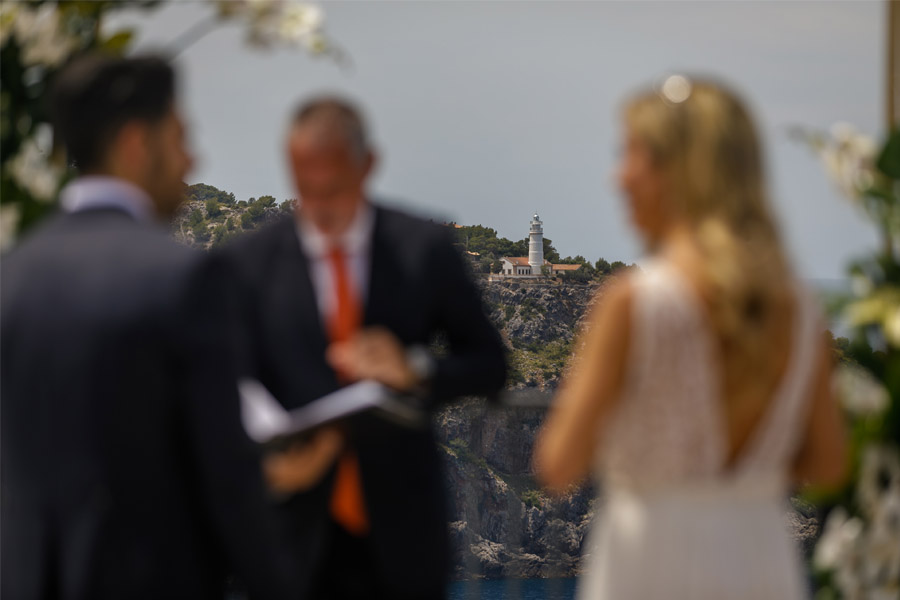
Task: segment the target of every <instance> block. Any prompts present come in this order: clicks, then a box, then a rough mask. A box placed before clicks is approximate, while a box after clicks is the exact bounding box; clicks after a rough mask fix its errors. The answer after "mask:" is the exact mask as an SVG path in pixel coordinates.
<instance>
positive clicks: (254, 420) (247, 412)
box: [238, 379, 291, 444]
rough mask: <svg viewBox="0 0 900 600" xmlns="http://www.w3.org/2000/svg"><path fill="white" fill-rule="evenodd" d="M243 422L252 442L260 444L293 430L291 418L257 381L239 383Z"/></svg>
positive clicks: (244, 380) (243, 380) (250, 380)
mask: <svg viewBox="0 0 900 600" xmlns="http://www.w3.org/2000/svg"><path fill="white" fill-rule="evenodd" d="M238 392H239V394H240V397H241V421H242V422H243V424H244V430H245V431H246V432H247V435H248V436H249V437H250V439H251V440H253V441H254V442H257V443H259V444H263V443H265V442H268V441H269V440H271V439H272V438H274V437H277V436H279V435H285V434H287V433H289V432H290V430H291V416H290V413H288V411H286V410H285V409H284V407H283V406H281V404H279V403H278V400H276V399H275V397H274V396H272V394H270V393H269V390H267V389H266V386H264V385H263V384H262V383H260V382H259V381H257V380H256V379H241V380H240V381H238Z"/></svg>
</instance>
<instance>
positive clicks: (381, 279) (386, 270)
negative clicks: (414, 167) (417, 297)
mask: <svg viewBox="0 0 900 600" xmlns="http://www.w3.org/2000/svg"><path fill="white" fill-rule="evenodd" d="M386 228H387V225H386V223H385V212H384V211H383V210H382V209H381V208H379V207H376V208H375V227H374V229H373V231H372V249H371V263H372V264H371V277H370V279H369V295H368V298H367V301H366V308H365V314H364V316H363V323H364V324H366V325H373V324H385V323H388V322H389V318H390V315H389V314H387V311H388V310H389V308H390V306H391V298H392V297H396V295H397V294H398V293H399V291H400V289H401V286H400V277H399V275H398V273H397V271H396V267H397V261H396V260H395V257H394V255H393V253H394V251H395V249H394V247H393V244H392V240H391V236H390V235H389V234H388V232H387V231H386Z"/></svg>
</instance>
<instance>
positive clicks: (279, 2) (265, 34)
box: [218, 0, 330, 54]
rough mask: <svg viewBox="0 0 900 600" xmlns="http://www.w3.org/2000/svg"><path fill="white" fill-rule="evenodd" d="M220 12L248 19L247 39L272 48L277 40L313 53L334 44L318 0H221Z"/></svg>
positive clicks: (227, 15) (232, 16)
mask: <svg viewBox="0 0 900 600" xmlns="http://www.w3.org/2000/svg"><path fill="white" fill-rule="evenodd" d="M218 6H219V16H220V17H221V18H225V19H234V18H239V19H243V20H246V22H247V42H248V43H249V44H251V45H253V46H257V47H262V48H268V47H271V46H272V45H274V44H278V43H282V44H287V45H293V46H299V47H302V48H305V49H306V50H307V51H309V52H311V53H313V54H322V53H325V52H326V51H327V50H328V49H329V47H330V44H329V43H328V40H327V38H326V37H325V35H324V33H323V31H322V27H323V25H324V23H325V14H324V13H323V12H322V9H321V8H319V7H318V6H316V5H314V4H309V3H305V2H285V1H283V0H236V1H235V0H220V1H219V2H218Z"/></svg>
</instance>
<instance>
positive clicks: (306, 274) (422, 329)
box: [227, 98, 506, 599]
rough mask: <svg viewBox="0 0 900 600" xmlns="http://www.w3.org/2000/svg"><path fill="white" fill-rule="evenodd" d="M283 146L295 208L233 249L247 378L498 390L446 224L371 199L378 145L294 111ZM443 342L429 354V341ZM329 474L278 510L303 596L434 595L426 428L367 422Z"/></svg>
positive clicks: (428, 392) (326, 117)
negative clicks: (300, 570) (292, 544)
mask: <svg viewBox="0 0 900 600" xmlns="http://www.w3.org/2000/svg"><path fill="white" fill-rule="evenodd" d="M288 154H289V159H290V164H291V168H292V171H293V176H294V180H295V183H296V186H297V190H298V193H299V196H300V202H299V204H298V207H297V210H296V214H295V218H294V219H287V220H284V221H283V222H280V223H277V224H275V225H273V226H271V227H270V228H269V229H267V230H264V231H262V232H260V233H259V234H257V235H254V236H252V237H249V238H246V239H243V240H240V241H239V242H238V243H236V244H235V245H234V246H232V247H231V248H230V249H229V250H228V255H227V260H228V261H229V263H230V264H231V265H232V270H233V272H234V275H235V279H236V285H237V288H238V289H237V293H236V296H237V297H238V299H239V300H238V306H239V307H240V309H241V311H242V312H241V313H240V318H239V319H238V320H239V321H241V322H242V323H244V324H245V325H246V328H245V332H244V337H243V338H242V339H241V340H240V342H239V343H238V344H237V345H238V346H239V348H240V350H241V351H242V354H243V359H242V363H243V365H244V366H245V369H246V371H247V374H248V375H250V376H253V377H255V378H257V379H259V380H260V381H261V382H262V383H263V384H264V385H265V386H266V387H267V388H268V389H269V390H270V391H271V392H272V394H273V395H274V396H275V397H276V398H278V399H279V400H280V402H281V403H282V404H284V405H285V406H286V407H288V408H294V407H297V406H302V405H304V404H306V403H308V402H310V401H312V400H315V399H316V398H319V397H320V396H323V395H325V394H328V393H329V392H333V391H335V390H336V389H338V388H339V387H340V386H342V385H344V384H346V383H348V382H352V381H356V380H361V379H375V380H378V381H380V382H382V383H384V384H386V385H389V386H391V387H393V388H395V389H397V390H400V391H403V392H411V393H414V394H417V395H418V396H419V398H420V399H421V401H422V402H424V403H425V404H426V405H427V406H428V407H429V408H435V407H437V406H439V404H440V402H442V401H446V400H449V399H452V398H454V397H457V396H461V395H492V394H495V393H497V392H498V391H499V390H500V389H501V387H502V386H503V383H504V381H505V378H506V365H505V358H504V350H503V345H502V342H501V339H500V337H499V334H498V333H497V331H496V330H495V329H494V328H493V326H492V325H491V324H490V322H489V321H488V319H487V318H486V316H485V312H484V310H483V307H482V304H481V300H480V296H479V293H478V291H477V289H476V288H475V286H474V284H473V283H472V281H471V280H470V279H469V277H468V275H467V273H466V270H465V267H464V263H463V261H462V257H461V256H459V255H458V252H457V250H456V249H455V248H454V247H453V245H452V242H451V237H450V233H449V231H448V230H447V229H446V228H445V227H442V226H438V225H435V224H433V223H428V222H425V221H422V220H419V219H417V218H414V217H412V216H409V215H407V214H404V213H402V212H398V211H396V210H392V209H389V208H385V207H383V206H380V205H378V204H373V203H371V202H370V201H369V197H368V195H367V194H366V186H365V184H366V180H367V178H368V176H369V174H370V173H371V171H372V167H373V164H374V154H373V152H372V150H371V149H370V146H369V144H368V141H367V137H366V132H365V129H364V127H363V123H362V120H361V118H360V115H359V113H358V112H357V110H356V109H355V108H354V107H353V106H352V105H351V104H349V103H347V102H346V101H343V100H341V99H336V98H324V99H319V100H314V101H311V102H309V103H308V104H306V105H304V106H303V107H301V108H300V110H299V111H298V112H297V114H296V115H295V118H294V120H293V123H292V124H291V129H290V133H289V136H288ZM437 335H441V336H443V337H442V338H441V339H442V343H443V344H444V347H445V351H444V352H441V353H440V354H439V355H438V356H434V355H432V354H430V353H429V352H428V344H429V342H431V341H432V340H433V339H434V338H435V336H437ZM344 435H345V437H346V440H347V444H346V450H345V452H344V453H343V455H342V456H341V457H340V459H339V460H338V461H337V464H336V466H335V469H334V472H333V473H331V474H330V475H329V476H328V477H326V478H325V479H324V481H323V482H322V484H321V485H319V486H317V487H315V488H314V489H312V490H310V491H308V492H305V493H300V494H296V495H294V496H293V497H292V498H291V499H290V500H288V501H287V502H286V503H285V505H284V512H285V514H286V515H288V517H287V519H288V521H289V522H290V525H289V527H290V528H291V529H292V530H293V532H294V534H295V536H296V537H297V538H298V539H300V540H301V542H302V546H303V549H304V551H305V553H306V559H307V562H306V567H307V568H306V575H307V577H308V579H309V587H308V590H309V591H310V593H311V597H313V598H391V599H402V598H442V597H444V595H445V593H446V591H445V587H446V583H447V573H448V567H449V560H448V554H449V553H448V541H447V529H446V528H447V524H446V511H445V509H446V507H445V498H446V492H445V490H444V485H443V480H442V475H441V466H440V460H439V455H438V452H437V448H436V444H435V441H434V437H433V433H432V431H431V429H430V427H426V428H424V429H421V430H416V429H408V428H404V427H402V426H399V425H396V424H393V423H390V422H387V421H384V420H381V419H379V418H377V417H375V416H371V415H369V416H363V417H360V418H357V419H354V420H352V421H351V422H349V423H347V424H346V428H345V431H344Z"/></svg>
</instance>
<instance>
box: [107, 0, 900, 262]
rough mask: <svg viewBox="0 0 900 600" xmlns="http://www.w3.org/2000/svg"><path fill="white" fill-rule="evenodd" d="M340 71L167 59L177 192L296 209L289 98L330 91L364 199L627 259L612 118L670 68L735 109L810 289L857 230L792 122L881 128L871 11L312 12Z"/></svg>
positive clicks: (318, 64) (211, 44)
mask: <svg viewBox="0 0 900 600" xmlns="http://www.w3.org/2000/svg"><path fill="white" fill-rule="evenodd" d="M203 4H204V3H202V2H176V3H174V4H170V5H169V6H167V7H165V8H163V9H161V10H158V11H156V12H154V13H150V14H149V15H144V14H141V15H139V16H136V17H133V16H129V15H123V16H122V17H120V18H119V22H122V21H128V22H135V23H138V24H139V26H140V35H139V44H138V48H139V49H140V48H152V47H159V46H164V45H165V43H166V42H169V41H171V40H173V39H174V38H175V37H177V36H178V34H180V33H182V32H183V31H185V30H186V29H188V28H189V27H190V25H191V24H192V23H194V22H196V21H198V20H200V19H201V18H203V17H204V16H205V15H207V14H209V10H210V7H209V6H204V5H203ZM324 8H325V11H326V14H327V20H328V24H327V30H328V32H329V34H330V35H331V36H332V37H333V38H334V39H335V40H337V41H338V42H339V43H340V45H341V46H342V47H343V48H344V49H345V50H346V51H347V52H348V53H349V54H350V56H351V57H352V61H353V65H354V66H353V68H352V69H351V70H341V69H340V68H338V67H337V66H336V65H335V64H334V63H332V62H330V61H328V60H322V59H318V60H317V59H311V58H309V57H307V56H306V55H305V54H303V53H302V52H300V51H292V50H288V49H282V50H278V51H272V52H266V51H257V50H254V49H251V48H249V47H247V46H245V45H244V44H243V31H242V30H241V29H240V28H239V27H237V26H227V27H223V28H221V29H219V30H216V31H214V32H213V33H211V34H210V35H208V36H207V37H205V38H203V39H202V40H201V41H200V42H198V43H197V44H196V45H194V46H192V47H191V48H190V49H188V50H187V51H186V52H185V53H184V54H183V55H182V56H181V57H180V58H179V60H178V62H179V67H180V68H181V70H182V81H183V91H184V106H185V109H186V112H187V114H188V116H189V117H190V119H191V120H192V124H193V143H194V147H195V150H196V152H197V154H198V156H199V158H200V162H199V165H198V168H197V170H196V171H195V172H194V173H193V175H192V177H191V182H199V181H202V182H205V183H208V184H211V185H214V186H216V187H219V188H222V189H225V190H228V191H231V192H234V193H235V195H236V196H237V197H238V199H246V198H249V197H251V196H252V197H257V196H260V195H264V194H271V195H274V196H275V197H277V198H278V199H279V200H282V199H285V198H290V197H294V195H295V194H294V193H293V191H292V189H291V186H290V182H289V180H288V178H287V176H286V171H285V168H284V167H285V165H284V160H283V156H282V152H281V150H282V144H283V136H284V127H285V122H286V118H287V115H288V114H289V112H290V110H291V108H292V107H293V106H294V105H295V104H296V103H297V101H298V100H299V99H301V98H303V97H304V96H306V95H308V94H310V93H313V92H317V91H322V90H329V91H339V92H344V93H347V94H349V95H351V96H352V97H354V98H356V99H358V100H359V101H360V102H361V103H362V104H363V105H364V107H365V108H366V110H367V113H368V117H369V120H370V122H371V128H372V130H373V134H374V135H373V137H374V139H375V141H376V143H377V146H378V148H379V149H380V151H381V163H380V167H379V169H378V173H377V176H376V177H375V180H374V182H373V190H374V191H375V192H376V193H378V194H380V195H382V196H384V197H386V198H391V199H395V200H398V201H400V202H402V203H403V204H404V205H406V206H408V207H411V208H413V209H414V210H415V211H417V212H419V213H422V214H426V215H432V216H435V217H438V218H446V219H452V220H455V221H457V222H459V223H464V224H476V223H481V224H484V225H489V226H492V227H494V228H495V229H497V230H498V232H499V233H500V234H501V235H503V236H506V237H509V238H512V239H521V238H522V237H525V236H526V235H527V232H528V222H529V220H530V216H531V213H532V211H534V210H537V211H539V212H540V214H541V217H542V218H543V220H544V232H545V235H546V236H547V237H549V238H550V239H552V240H553V242H554V245H555V246H556V247H557V249H558V250H559V251H560V253H561V254H562V255H567V254H569V255H575V254H582V255H584V256H586V257H588V258H590V259H592V260H595V259H596V258H598V257H600V256H603V257H604V258H607V259H609V260H624V261H628V262H631V261H633V260H636V259H638V258H639V257H640V256H641V250H640V246H639V244H638V242H637V239H636V237H635V236H634V234H633V232H632V231H631V229H630V226H629V224H628V220H627V217H626V214H625V212H624V210H623V206H622V199H621V196H620V195H619V193H618V192H617V190H616V187H615V184H614V179H613V172H614V167H615V162H616V159H617V148H618V144H619V141H618V136H619V108H620V106H621V102H622V100H623V98H625V97H626V96H627V94H628V93H629V92H632V91H634V90H635V89H636V88H639V87H641V86H642V85H644V84H647V83H652V82H654V81H656V80H658V79H659V78H660V77H661V76H663V75H664V74H666V73H670V72H673V71H674V72H686V73H699V74H707V75H714V76H717V77H719V78H721V79H723V80H725V81H727V82H729V83H731V84H732V86H733V87H735V88H737V89H738V90H740V91H741V92H743V93H744V95H745V97H746V98H747V100H748V101H749V102H750V104H751V106H752V107H753V108H754V109H755V111H756V116H757V119H758V122H759V125H760V127H761V129H762V131H763V134H764V138H765V141H766V145H767V150H768V163H769V166H770V176H771V182H770V183H771V189H772V194H773V197H774V199H775V203H776V209H777V212H778V214H779V216H780V217H781V219H782V227H783V230H784V233H785V237H786V238H787V239H788V242H789V244H790V248H791V251H792V252H793V256H794V258H795V262H796V263H797V265H798V267H799V270H800V271H801V273H802V274H804V275H805V276H807V277H814V278H833V277H840V276H841V275H842V274H843V271H844V265H845V263H846V262H847V260H848V259H849V258H851V257H853V256H855V255H859V254H860V253H863V252H865V251H866V250H867V249H868V248H871V247H873V245H874V242H875V237H874V233H873V230H872V228H871V227H870V226H869V225H868V224H867V223H866V221H864V220H863V219H862V218H861V217H860V216H859V215H858V214H857V212H856V210H855V209H854V208H852V207H850V206H848V205H847V204H846V202H845V201H844V200H843V199H841V198H840V197H839V196H838V195H837V193H836V192H834V191H833V189H832V188H831V186H830V184H829V183H828V181H827V180H826V178H825V175H824V173H823V172H822V169H821V167H820V165H819V163H818V161H817V160H816V159H815V158H814V157H813V156H812V155H811V154H810V152H809V151H808V150H807V149H806V148H805V147H802V146H800V145H799V144H797V143H796V142H794V141H792V140H790V139H788V136H787V134H786V130H787V128H788V127H790V126H792V125H805V126H810V127H819V128H827V127H829V126H830V125H831V124H833V123H834V122H836V121H847V122H850V123H853V124H855V125H856V126H857V127H858V128H859V129H860V130H862V131H864V132H867V133H870V134H876V133H878V132H879V131H880V128H881V121H882V118H883V117H882V115H883V105H882V101H883V86H884V82H883V74H884V45H885V27H886V26H885V20H886V18H885V16H886V8H885V5H884V3H883V2H874V1H867V0H859V1H853V2H785V1H782V2H759V1H757V2H684V1H669V2H638V1H629V2H550V1H546V2H460V1H454V2H450V1H445V2H371V1H370V2H326V3H324Z"/></svg>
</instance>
